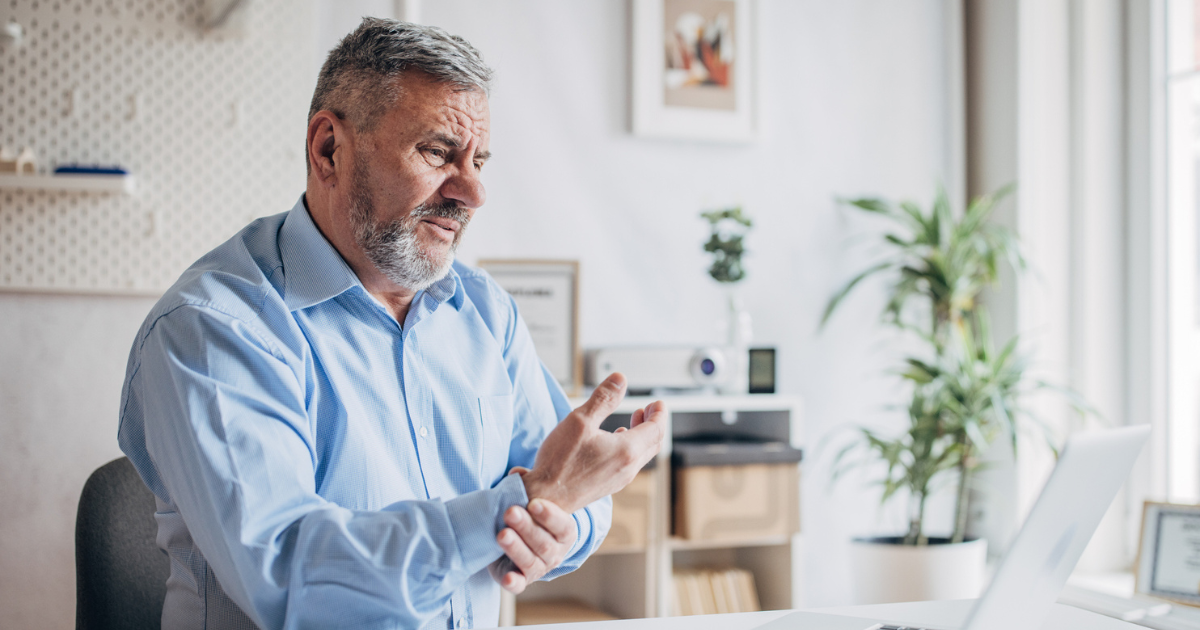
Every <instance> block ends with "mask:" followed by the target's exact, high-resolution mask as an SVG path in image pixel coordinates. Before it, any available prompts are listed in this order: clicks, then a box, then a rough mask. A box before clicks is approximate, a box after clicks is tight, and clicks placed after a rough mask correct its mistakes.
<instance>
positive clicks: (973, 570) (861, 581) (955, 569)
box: [850, 538, 987, 604]
mask: <svg viewBox="0 0 1200 630" xmlns="http://www.w3.org/2000/svg"><path fill="white" fill-rule="evenodd" d="M898 540H899V539H897V538H856V539H854V540H853V541H851V543H850V564H851V575H852V576H853V578H854V603H855V604H887V603H892V602H916V601H930V600H938V599H970V598H973V597H979V594H980V593H981V592H983V582H984V579H985V577H986V571H987V541H986V540H972V541H968V542H961V543H954V544H950V543H942V544H929V545H926V546H922V547H916V546H912V545H901V544H897V541H898ZM934 540H937V539H933V538H931V539H930V542H931V543H932V542H933V541H934ZM941 540H943V541H944V540H945V539H941Z"/></svg>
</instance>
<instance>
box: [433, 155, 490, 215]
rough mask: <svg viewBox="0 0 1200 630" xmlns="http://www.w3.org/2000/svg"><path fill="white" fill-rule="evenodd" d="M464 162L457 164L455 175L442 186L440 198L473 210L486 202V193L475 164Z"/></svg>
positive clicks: (468, 161)
mask: <svg viewBox="0 0 1200 630" xmlns="http://www.w3.org/2000/svg"><path fill="white" fill-rule="evenodd" d="M464 162H465V163H461V164H459V165H458V168H457V169H455V173H454V174H453V175H451V176H450V177H449V178H448V179H447V180H446V181H445V182H444V183H443V184H442V197H445V198H446V199H453V200H455V201H457V202H458V203H460V204H462V205H463V206H464V207H467V208H471V209H475V208H478V207H480V206H482V205H483V202H484V201H486V200H487V193H486V192H485V191H484V189H483V180H481V179H480V178H479V169H478V168H476V167H475V163H474V162H473V161H470V160H466V161H464Z"/></svg>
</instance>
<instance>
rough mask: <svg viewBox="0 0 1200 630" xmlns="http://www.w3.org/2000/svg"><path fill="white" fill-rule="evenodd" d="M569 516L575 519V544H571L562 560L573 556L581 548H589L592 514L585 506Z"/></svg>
mask: <svg viewBox="0 0 1200 630" xmlns="http://www.w3.org/2000/svg"><path fill="white" fill-rule="evenodd" d="M571 516H572V517H574V519H575V544H573V545H571V550H570V551H568V552H567V556H566V558H564V561H565V560H568V559H572V558H574V557H575V555H576V554H578V553H579V551H580V550H581V549H586V548H589V547H590V545H589V544H588V543H589V542H590V539H591V537H592V516H591V514H589V513H588V510H587V508H586V507H585V508H581V509H580V510H579V511H578V512H575V513H574V514H572V515H571Z"/></svg>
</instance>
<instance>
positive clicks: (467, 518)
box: [446, 475, 529, 575]
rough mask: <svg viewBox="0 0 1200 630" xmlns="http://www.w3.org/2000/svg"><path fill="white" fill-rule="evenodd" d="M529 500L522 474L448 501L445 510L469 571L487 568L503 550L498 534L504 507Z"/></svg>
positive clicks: (501, 527) (526, 502)
mask: <svg viewBox="0 0 1200 630" xmlns="http://www.w3.org/2000/svg"><path fill="white" fill-rule="evenodd" d="M528 504H529V495H527V494H525V482H523V481H522V480H521V476H520V475H508V476H507V477H505V478H504V479H502V480H501V481H500V483H498V484H496V485H495V486H494V487H492V488H491V489H488V490H478V491H475V492H469V493H467V494H464V495H462V496H460V497H458V498H455V499H451V500H450V501H447V502H446V514H447V516H448V517H449V519H450V527H451V528H452V529H453V530H454V538H455V540H457V541H458V552H459V554H460V555H461V556H462V560H463V567H464V568H465V569H466V572H467V574H468V575H473V574H475V573H476V572H478V571H480V570H482V569H484V568H485V567H487V565H489V564H491V562H492V561H493V560H495V559H496V558H499V557H500V555H501V554H502V553H503V551H501V549H500V545H499V544H498V543H496V534H498V533H500V530H501V529H504V527H505V525H504V511H505V510H507V509H508V508H510V507H512V506H514V505H519V506H521V507H525V506H526V505H528Z"/></svg>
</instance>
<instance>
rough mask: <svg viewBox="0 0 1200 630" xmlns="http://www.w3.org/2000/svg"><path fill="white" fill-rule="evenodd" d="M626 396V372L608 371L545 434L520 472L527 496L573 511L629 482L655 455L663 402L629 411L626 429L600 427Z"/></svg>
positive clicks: (660, 436)
mask: <svg viewBox="0 0 1200 630" xmlns="http://www.w3.org/2000/svg"><path fill="white" fill-rule="evenodd" d="M624 397H625V377H624V376H623V375H622V374H620V373H615V374H612V375H610V376H609V377H608V378H607V379H605V380H604V382H603V383H601V384H600V386H599V387H597V388H596V391H595V392H593V393H592V397H591V398H589V399H588V401H587V402H585V403H584V404H583V405H582V406H580V407H579V408H578V409H576V410H575V411H572V412H571V413H570V414H569V415H568V416H567V417H566V418H564V419H563V421H562V422H560V423H558V426H556V427H555V428H554V430H553V431H551V432H550V435H548V436H546V441H545V442H542V446H541V448H540V449H538V454H537V459H536V460H535V461H534V465H533V470H531V471H529V472H528V473H526V474H525V475H523V476H522V478H523V479H524V481H525V493H526V494H527V495H529V498H530V500H531V501H532V500H533V499H538V498H541V499H547V500H549V501H550V502H551V503H554V504H555V505H556V506H558V507H560V508H562V511H564V512H566V513H567V514H571V513H573V512H575V511H576V510H578V509H580V508H582V507H583V506H585V505H587V504H589V503H591V502H593V501H596V500H598V499H600V498H601V497H605V496H608V495H610V494H612V493H614V492H616V491H618V490H620V489H621V488H624V487H625V486H627V485H629V482H630V481H633V477H634V475H637V473H638V471H639V470H641V469H642V466H644V465H646V462H648V461H650V460H651V459H652V458H653V457H654V456H655V455H656V454H658V450H659V448H661V446H662V440H663V435H664V433H665V432H666V429H665V425H666V420H667V409H666V406H665V405H663V404H662V402H661V401H656V402H653V403H651V404H649V405H647V406H646V408H645V409H638V410H637V411H635V412H633V418H632V419H631V421H630V428H629V430H628V431H623V430H618V431H616V432H615V433H609V432H608V431H604V430H603V429H601V428H600V423H601V422H603V421H604V419H605V418H607V417H608V416H609V414H611V413H612V412H613V411H614V410H616V408H617V405H618V404H620V402H621V400H622V399H623V398H624Z"/></svg>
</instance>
